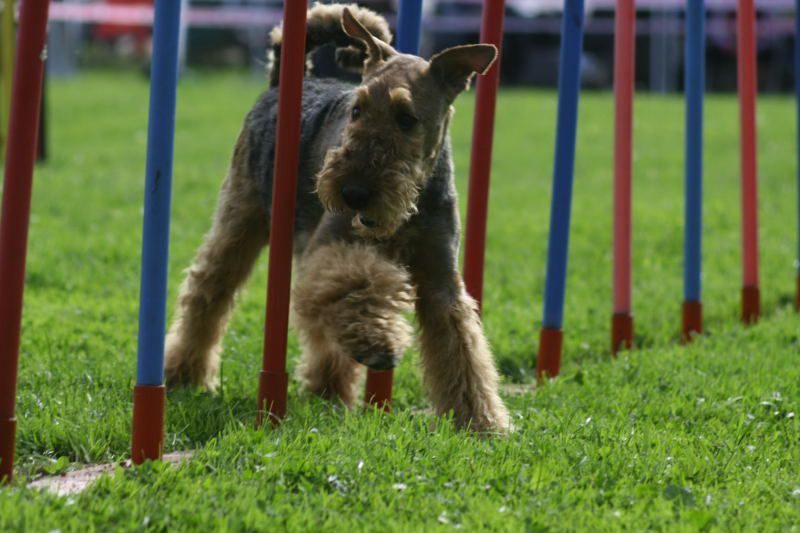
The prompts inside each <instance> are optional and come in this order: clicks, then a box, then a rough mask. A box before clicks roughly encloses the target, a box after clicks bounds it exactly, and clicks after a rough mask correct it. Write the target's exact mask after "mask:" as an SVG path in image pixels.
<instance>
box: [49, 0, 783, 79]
mask: <svg viewBox="0 0 800 533" xmlns="http://www.w3.org/2000/svg"><path fill="white" fill-rule="evenodd" d="M176 1H178V0H176ZM183 2H184V9H185V15H184V17H183V20H184V21H185V29H184V32H185V33H184V37H185V39H184V42H185V46H184V47H183V61H184V62H185V63H186V64H188V65H190V66H198V67H202V66H207V67H222V66H236V67H248V68H250V69H252V70H253V71H254V72H260V71H262V70H263V61H264V50H265V48H266V46H267V42H268V34H269V30H270V29H271V28H272V26H274V25H275V24H277V23H279V22H280V18H281V15H282V5H283V2H282V0H183ZM359 3H360V4H362V5H366V6H369V7H372V8H373V9H375V10H376V11H379V12H381V13H383V14H384V15H386V17H387V18H388V19H389V21H390V22H391V23H392V24H393V23H394V19H395V14H396V8H397V0H362V1H360V2H359ZM482 4H483V0H425V2H424V4H423V5H424V8H425V17H424V24H423V44H422V55H429V54H431V53H433V52H435V51H437V50H440V49H442V48H445V47H447V46H452V45H455V44H463V43H467V42H476V41H477V40H478V33H479V27H480V14H481V9H482ZM506 4H507V8H506V23H505V29H506V36H505V42H504V54H503V68H502V82H503V83H504V84H507V85H510V84H518V85H536V86H554V85H555V81H556V79H557V68H558V48H559V35H558V33H559V31H560V30H559V28H560V20H561V9H562V6H563V0H506ZM756 5H757V8H758V35H759V41H758V42H759V83H760V88H761V89H762V90H765V91H788V90H790V89H791V88H792V84H793V79H794V77H793V76H794V74H793V71H792V66H791V65H792V47H793V42H794V35H793V28H794V26H793V24H794V15H795V13H794V0H759V1H757V2H756ZM614 6H615V0H586V8H587V18H586V38H585V46H584V50H585V52H584V56H583V72H582V76H583V83H584V85H585V86H587V87H598V88H607V87H610V85H611V80H612V76H611V72H612V66H613V65H612V61H613V35H612V33H613V30H614ZM684 6H685V0H638V1H637V10H638V14H637V18H638V21H637V59H636V62H637V65H636V66H637V69H636V70H637V75H636V76H637V80H636V81H637V86H638V87H639V89H645V90H647V89H649V90H653V91H659V92H671V91H678V90H681V88H682V84H683V79H682V76H683V53H682V47H683V14H684ZM706 6H707V12H708V14H707V32H708V43H707V45H708V52H707V54H708V55H707V61H708V77H707V80H708V81H707V86H708V89H709V90H712V91H726V90H734V89H735V86H736V55H735V53H736V31H735V30H736V20H735V15H736V0H706ZM50 12H51V15H50V38H49V51H50V54H49V55H50V61H49V73H50V74H51V75H54V76H59V75H70V74H74V73H76V72H78V71H79V70H80V68H84V67H89V66H97V65H114V66H119V65H136V64H137V63H138V64H141V66H142V67H144V65H146V62H147V57H148V54H149V36H150V24H151V22H152V1H151V0H54V1H53V2H52V4H51V10H50ZM329 56H330V54H327V55H326V53H325V52H324V51H323V52H322V55H321V56H320V57H319V58H317V61H318V62H319V64H320V65H319V67H320V68H319V71H320V72H321V73H322V74H329V73H331V72H332V70H331V66H330V58H329Z"/></svg>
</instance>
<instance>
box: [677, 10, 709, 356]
mask: <svg viewBox="0 0 800 533" xmlns="http://www.w3.org/2000/svg"><path fill="white" fill-rule="evenodd" d="M684 54H685V61H684V85H685V87H684V93H685V98H686V121H685V122H686V135H685V140H686V145H685V154H686V157H685V162H684V164H685V171H684V180H685V185H684V194H685V202H684V221H685V222H684V226H683V235H684V236H683V247H684V249H683V250H684V251H683V316H682V328H681V333H682V336H683V340H684V342H688V341H690V340H691V339H692V337H693V336H694V335H699V334H701V333H703V303H702V301H703V300H702V280H701V274H702V259H703V258H702V250H703V90H704V86H705V5H704V0H689V1H688V3H687V5H686V42H685V52H684Z"/></svg>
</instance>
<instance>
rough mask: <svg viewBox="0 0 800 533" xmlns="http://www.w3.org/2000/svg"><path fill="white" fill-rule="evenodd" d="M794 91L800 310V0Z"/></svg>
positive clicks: (799, 298) (798, 305)
mask: <svg viewBox="0 0 800 533" xmlns="http://www.w3.org/2000/svg"><path fill="white" fill-rule="evenodd" d="M794 6H795V8H794V13H795V15H794V24H795V26H794V91H795V96H796V101H797V109H796V112H797V215H798V219H797V238H798V241H797V263H796V268H797V273H796V281H795V286H796V288H795V297H794V307H795V310H797V311H798V312H800V0H795V3H794Z"/></svg>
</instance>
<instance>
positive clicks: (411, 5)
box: [395, 0, 422, 55]
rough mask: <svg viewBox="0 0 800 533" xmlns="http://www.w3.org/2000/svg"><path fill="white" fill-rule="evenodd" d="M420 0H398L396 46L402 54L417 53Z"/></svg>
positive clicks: (420, 12) (420, 13) (420, 16)
mask: <svg viewBox="0 0 800 533" xmlns="http://www.w3.org/2000/svg"><path fill="white" fill-rule="evenodd" d="M421 27H422V0H400V9H399V12H398V14H397V46H396V47H395V48H397V51H398V52H402V53H404V54H414V55H418V54H419V34H420V29H421Z"/></svg>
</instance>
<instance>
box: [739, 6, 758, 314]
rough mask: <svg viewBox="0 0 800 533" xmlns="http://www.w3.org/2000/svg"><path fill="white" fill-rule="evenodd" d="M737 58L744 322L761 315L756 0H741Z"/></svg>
mask: <svg viewBox="0 0 800 533" xmlns="http://www.w3.org/2000/svg"><path fill="white" fill-rule="evenodd" d="M738 7H739V9H738V11H737V13H736V32H737V34H736V42H737V46H736V55H737V58H738V65H739V71H738V79H739V124H740V126H739V127H740V132H741V133H740V147H739V153H740V161H741V174H742V176H741V178H742V322H744V323H747V324H750V323H753V322H756V321H757V320H758V317H759V315H760V314H761V295H760V291H759V285H758V182H757V179H758V178H757V172H758V169H757V161H756V142H757V141H756V83H757V78H756V12H755V6H754V5H753V0H739V4H738Z"/></svg>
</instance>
